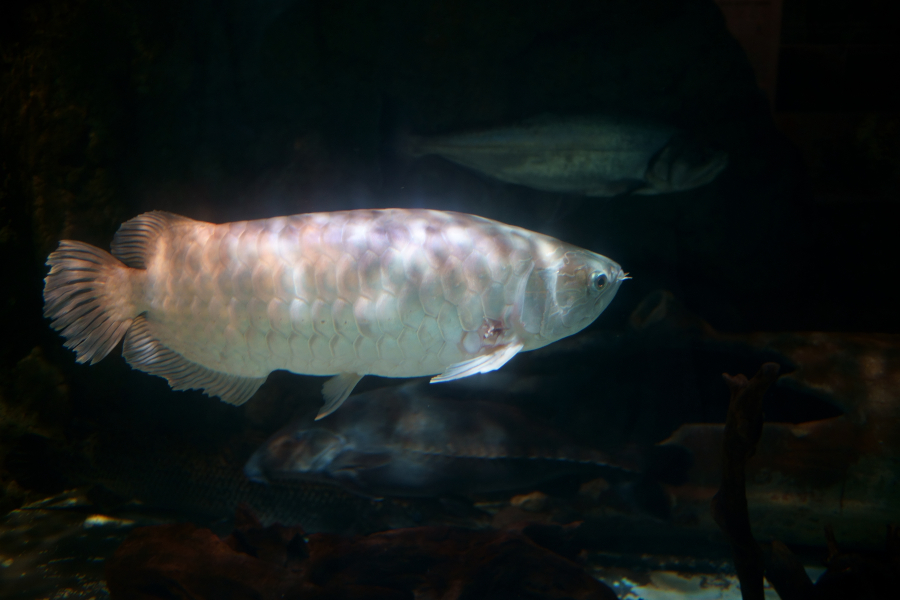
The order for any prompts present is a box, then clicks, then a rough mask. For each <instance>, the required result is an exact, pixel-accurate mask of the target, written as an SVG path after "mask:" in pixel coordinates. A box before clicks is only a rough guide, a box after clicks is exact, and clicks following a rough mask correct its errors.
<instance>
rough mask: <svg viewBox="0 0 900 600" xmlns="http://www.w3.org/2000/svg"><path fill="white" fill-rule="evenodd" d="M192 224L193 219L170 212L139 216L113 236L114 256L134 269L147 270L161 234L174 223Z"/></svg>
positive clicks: (123, 224)
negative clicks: (149, 258)
mask: <svg viewBox="0 0 900 600" xmlns="http://www.w3.org/2000/svg"><path fill="white" fill-rule="evenodd" d="M179 222H181V223H184V222H192V219H188V218H187V217H182V216H181V215H175V214H172V213H170V212H164V211H161V210H154V211H151V212H145V213H144V214H142V215H138V216H136V217H135V218H133V219H129V220H128V221H125V222H124V223H122V226H121V227H119V230H118V231H117V232H116V235H115V236H113V241H112V244H111V245H110V248H111V250H112V255H113V256H115V257H116V258H118V259H119V260H121V261H122V262H123V263H125V264H126V265H128V266H129V267H131V268H133V269H146V268H147V258H148V257H149V256H150V255H151V254H152V253H153V252H154V251H155V249H156V240H157V238H159V236H160V234H161V233H162V232H163V231H165V230H166V229H167V228H169V227H170V226H172V225H173V224H174V223H179Z"/></svg>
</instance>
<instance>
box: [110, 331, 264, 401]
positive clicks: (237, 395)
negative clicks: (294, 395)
mask: <svg viewBox="0 0 900 600" xmlns="http://www.w3.org/2000/svg"><path fill="white" fill-rule="evenodd" d="M122 354H123V356H124V357H125V360H126V362H128V364H129V365H131V367H132V368H134V369H138V370H140V371H144V372H145V373H150V374H151V375H156V376H158V377H162V378H163V379H165V380H166V381H168V382H169V386H171V388H172V389H173V390H200V391H202V392H203V393H204V394H206V395H207V396H218V397H219V398H221V399H222V400H223V401H224V402H227V403H229V404H234V405H236V406H239V405H241V404H243V403H244V402H246V401H247V400H249V399H250V398H251V397H253V394H255V393H256V390H258V389H259V387H260V386H261V385H262V384H263V383H264V382H265V381H266V378H265V377H242V376H240V375H229V374H228V373H222V372H221V371H214V370H213V369H209V368H207V367H204V366H203V365H199V364H197V363H195V362H192V361H190V360H188V359H186V358H185V357H183V356H182V355H181V354H179V353H177V352H175V351H174V350H172V349H171V348H168V347H166V346H165V344H163V343H162V342H160V341H159V340H158V339H157V338H156V337H155V336H154V335H153V332H152V331H151V328H150V323H148V322H147V319H146V318H145V317H144V316H143V315H139V316H138V317H137V318H135V319H134V322H133V323H132V325H131V328H130V329H129V330H128V333H127V334H126V335H125V345H124V348H123V350H122Z"/></svg>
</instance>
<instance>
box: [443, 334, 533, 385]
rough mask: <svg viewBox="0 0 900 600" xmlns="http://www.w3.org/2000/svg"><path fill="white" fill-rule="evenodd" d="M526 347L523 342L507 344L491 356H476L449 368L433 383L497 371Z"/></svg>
mask: <svg viewBox="0 0 900 600" xmlns="http://www.w3.org/2000/svg"><path fill="white" fill-rule="evenodd" d="M522 348H524V345H523V344H522V343H521V342H517V343H514V344H506V345H505V346H501V347H499V348H498V349H496V350H494V351H493V352H491V353H490V354H483V355H481V356H476V357H475V358H473V359H471V360H466V361H463V362H461V363H456V364H455V365H450V366H449V367H447V368H446V369H445V370H444V372H443V373H441V374H440V375H435V376H434V377H432V378H431V383H441V382H443V381H453V380H454V379H462V378H463V377H469V376H471V375H477V374H478V373H488V372H490V371H496V370H497V369H499V368H500V367H502V366H503V365H505V364H506V363H507V362H509V361H510V359H512V357H513V356H515V355H516V354H518V353H519V352H520V351H521V350H522Z"/></svg>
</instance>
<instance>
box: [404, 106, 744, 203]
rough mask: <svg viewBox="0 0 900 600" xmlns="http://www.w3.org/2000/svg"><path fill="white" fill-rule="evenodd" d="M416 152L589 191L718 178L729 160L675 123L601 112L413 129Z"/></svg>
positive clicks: (641, 190)
mask: <svg viewBox="0 0 900 600" xmlns="http://www.w3.org/2000/svg"><path fill="white" fill-rule="evenodd" d="M398 146H399V150H400V151H401V152H403V153H405V154H407V155H409V156H413V157H419V156H426V155H429V154H435V155H438V156H441V157H443V158H445V159H447V160H449V161H452V162H454V163H457V164H459V165H462V166H464V167H468V168H470V169H473V170H475V171H478V172H480V173H483V174H485V175H488V176H490V177H494V178H496V179H499V180H501V181H505V182H507V183H516V184H519V185H524V186H527V187H531V188H534V189H538V190H545V191H549V192H565V193H570V194H581V195H585V196H607V197H608V196H618V195H620V194H627V193H633V194H642V195H656V194H667V193H672V192H681V191H685V190H690V189H694V188H697V187H700V186H703V185H706V184H708V183H710V182H711V181H712V180H713V179H715V178H716V177H717V176H718V175H719V173H721V172H722V171H723V170H724V169H725V167H726V166H727V164H728V155H727V153H725V152H723V151H720V150H715V149H712V148H710V147H708V146H706V145H705V144H703V143H701V142H700V141H699V140H696V139H694V138H692V137H691V136H689V135H687V134H686V133H684V132H679V131H677V130H676V129H674V128H672V127H667V126H665V125H659V124H655V123H652V122H647V121H641V120H637V119H628V118H621V117H604V116H599V115H594V116H581V117H554V116H549V115H547V116H541V117H535V118H532V119H530V120H527V121H524V122H522V123H519V124H518V125H512V126H509V127H499V128H496V129H486V130H483V131H474V132H464V133H451V134H447V135H441V136H433V137H417V136H408V137H406V138H404V139H402V140H401V141H400V143H399V144H398Z"/></svg>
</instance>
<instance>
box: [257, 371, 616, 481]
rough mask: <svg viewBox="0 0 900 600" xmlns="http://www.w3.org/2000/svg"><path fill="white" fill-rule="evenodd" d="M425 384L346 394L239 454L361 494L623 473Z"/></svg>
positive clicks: (275, 470) (507, 411)
mask: <svg viewBox="0 0 900 600" xmlns="http://www.w3.org/2000/svg"><path fill="white" fill-rule="evenodd" d="M433 390H434V389H433V388H430V387H429V386H428V385H427V384H423V383H414V384H408V385H403V386H398V387H387V388H381V389H378V390H374V391H371V392H366V393H363V394H358V395H355V396H351V397H350V398H349V399H348V400H347V402H346V404H347V406H348V410H342V411H339V412H337V413H335V414H333V415H330V416H329V417H327V418H326V419H324V420H322V421H321V422H320V423H318V424H317V425H318V426H317V427H310V424H309V422H308V421H307V422H306V423H300V422H298V423H294V424H291V425H288V426H286V427H284V428H283V429H281V430H280V431H278V432H277V433H275V434H274V435H273V436H272V437H271V438H270V439H269V440H268V441H267V442H266V443H265V444H263V445H262V446H261V447H260V448H259V449H258V450H257V451H256V453H255V454H254V455H253V456H252V457H251V458H250V460H249V461H248V462H247V465H246V467H245V468H244V473H245V474H246V475H247V477H249V478H250V479H252V480H255V481H272V482H279V481H289V480H306V481H330V482H335V483H339V484H340V485H342V486H343V487H345V488H347V489H349V490H352V491H355V492H358V493H361V494H365V495H369V496H430V497H439V496H458V495H467V494H479V493H489V492H498V491H509V490H519V489H522V490H527V489H529V488H531V487H532V486H534V485H537V484H540V483H542V482H546V481H549V480H552V479H555V478H557V477H561V476H564V475H573V474H576V475H578V474H580V475H584V476H585V477H599V476H606V477H612V478H617V477H618V478H621V477H623V476H624V477H625V478H629V477H630V476H631V475H632V474H633V469H632V467H631V466H630V465H628V464H627V463H623V462H613V461H612V460H610V458H609V457H607V456H606V455H604V454H603V453H601V452H599V451H596V450H592V449H587V448H579V447H575V446H572V445H571V444H569V443H568V442H567V441H566V440H565V438H564V437H563V436H562V435H560V434H559V433H557V432H555V431H553V430H552V429H550V428H548V427H546V424H543V423H536V422H534V421H531V420H529V419H527V418H526V417H524V416H523V414H522V413H521V412H520V411H519V410H518V409H516V408H515V407H514V406H511V405H506V404H502V403H497V402H485V401H480V400H464V399H460V398H453V397H446V396H443V397H442V396H440V395H438V394H436V393H434V391H433Z"/></svg>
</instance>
